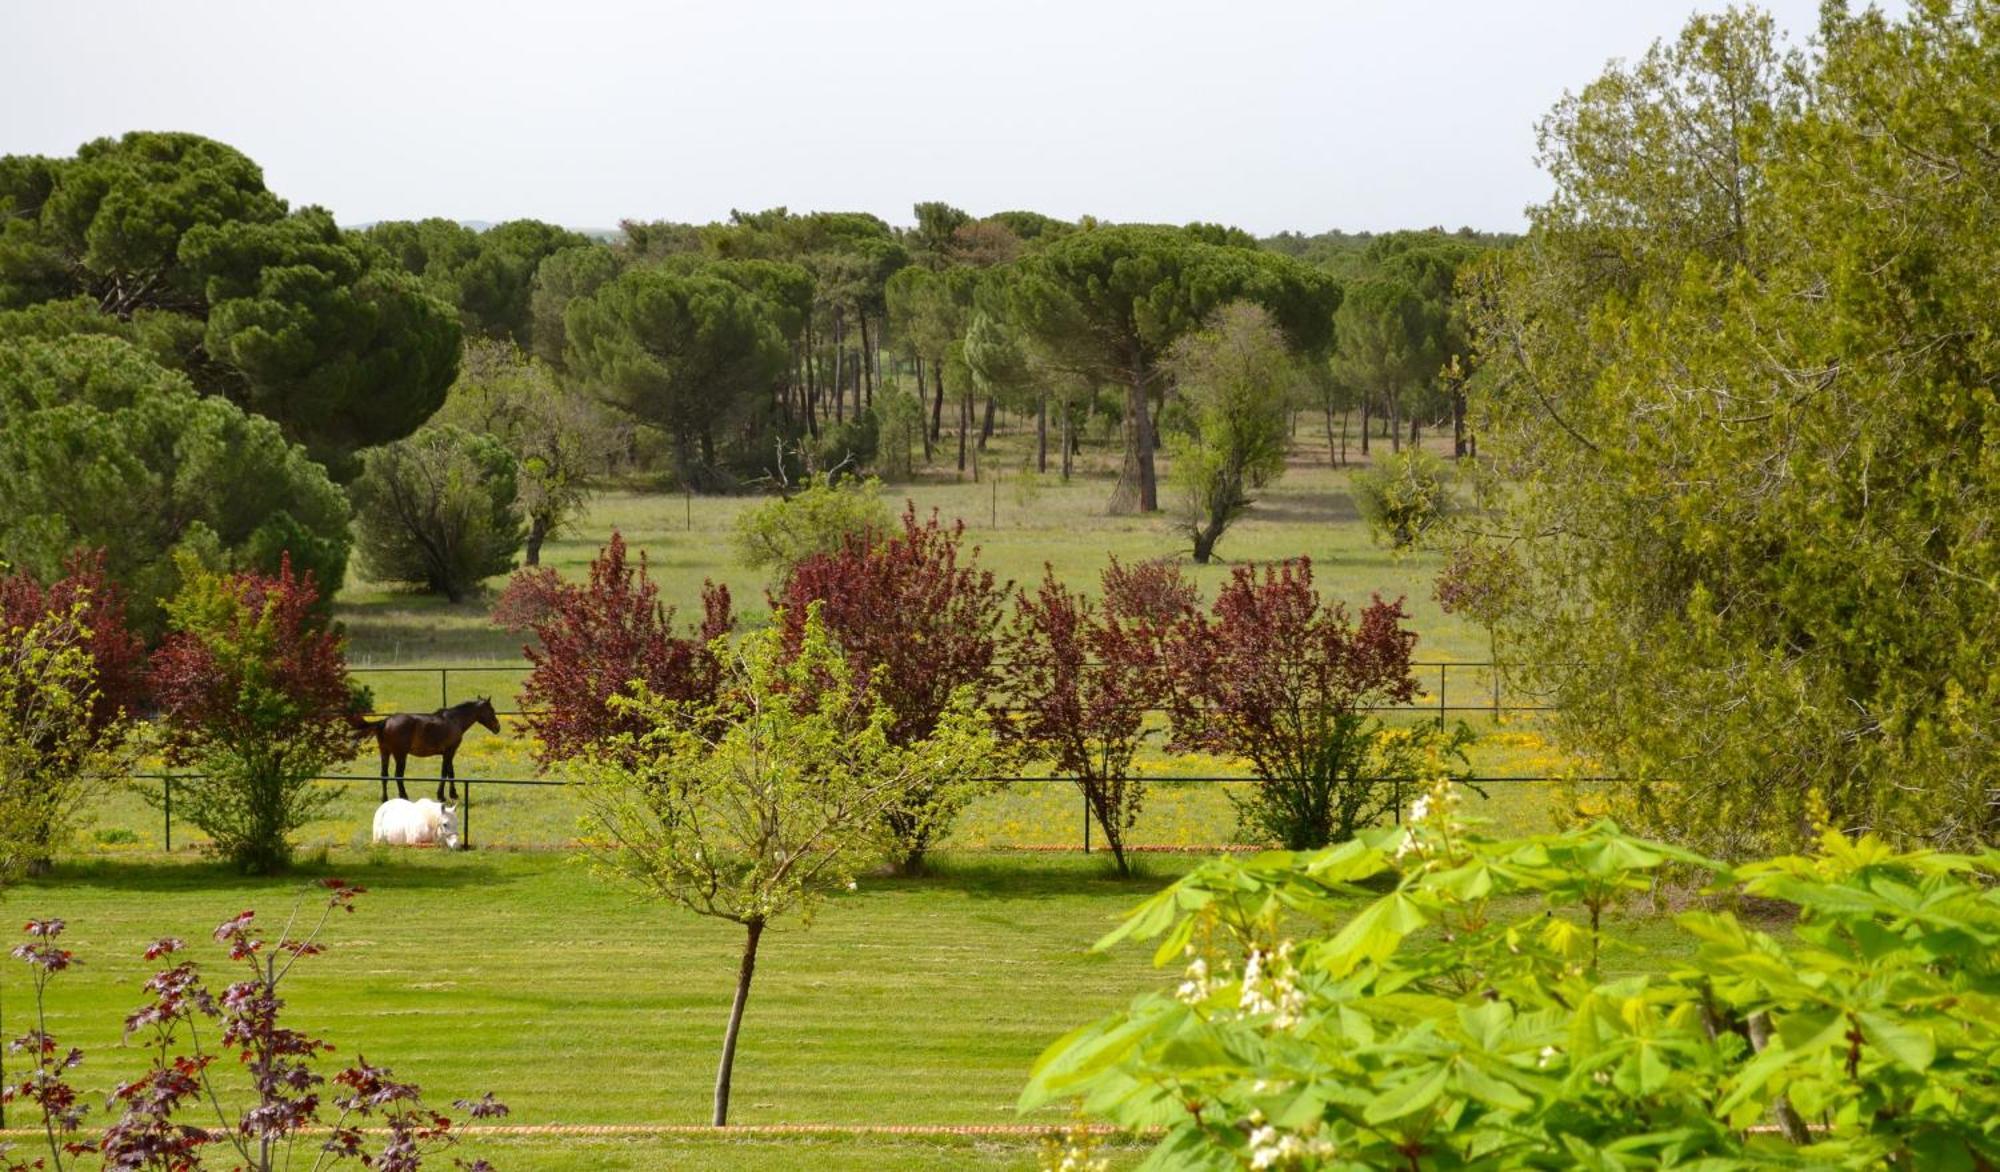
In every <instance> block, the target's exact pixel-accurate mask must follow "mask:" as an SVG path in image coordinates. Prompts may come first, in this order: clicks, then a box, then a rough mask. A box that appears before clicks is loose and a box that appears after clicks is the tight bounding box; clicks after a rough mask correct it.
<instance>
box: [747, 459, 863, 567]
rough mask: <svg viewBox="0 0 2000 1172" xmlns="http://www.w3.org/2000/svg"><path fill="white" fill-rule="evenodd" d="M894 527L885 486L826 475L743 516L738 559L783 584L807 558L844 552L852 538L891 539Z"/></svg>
mask: <svg viewBox="0 0 2000 1172" xmlns="http://www.w3.org/2000/svg"><path fill="white" fill-rule="evenodd" d="M889 523H890V522H889V506H888V505H886V504H884V503H883V502H882V482H881V481H879V480H875V479H873V478H870V479H868V480H856V479H853V478H851V477H850V478H848V479H846V480H842V481H840V482H838V483H835V482H833V481H831V480H829V479H828V478H827V477H826V476H825V475H824V474H821V475H817V476H814V477H812V478H810V479H809V480H807V482H806V487H805V490H804V491H802V492H798V493H794V494H793V495H791V496H788V497H778V498H776V499H774V500H769V501H765V502H764V503H763V504H761V505H758V506H757V507H756V508H753V509H745V510H743V511H742V512H741V513H738V514H737V515H736V534H735V544H736V556H737V558H738V559H739V560H740V561H742V563H743V564H744V565H746V566H749V567H750V568H752V569H764V568H766V567H771V568H773V569H774V570H775V571H776V576H777V577H779V578H783V577H784V576H785V574H786V572H787V571H789V570H790V569H791V568H792V567H793V566H794V565H796V564H798V562H799V561H801V560H802V559H804V558H806V557H807V556H809V555H811V554H816V553H833V552H834V551H836V550H838V549H839V548H840V545H841V542H843V541H845V540H846V539H847V537H848V535H849V534H862V533H877V534H880V533H886V532H888V531H889Z"/></svg>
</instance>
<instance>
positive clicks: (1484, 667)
mask: <svg viewBox="0 0 2000 1172" xmlns="http://www.w3.org/2000/svg"><path fill="white" fill-rule="evenodd" d="M1521 666H1522V665H1519V664H1511V665H1510V664H1508V663H1505V662H1500V661H1493V660H1454V659H1426V660H1413V661H1411V663H1410V668H1411V670H1412V672H1413V673H1416V674H1418V675H1419V676H1420V677H1422V678H1423V679H1424V681H1425V682H1426V683H1428V679H1429V675H1430V673H1431V671H1432V670H1435V671H1436V672H1437V692H1436V694H1435V696H1428V697H1426V698H1425V699H1424V700H1422V701H1412V702H1411V703H1408V704H1378V705H1370V706H1364V707H1363V708H1362V709H1361V711H1364V712H1413V713H1425V714H1429V713H1436V714H1437V720H1438V723H1439V724H1440V725H1442V724H1443V723H1444V721H1445V720H1446V718H1447V716H1448V715H1449V714H1451V713H1455V712H1485V713H1490V714H1492V715H1494V716H1496V717H1497V716H1501V715H1505V714H1508V713H1530V712H1553V711H1555V710H1556V709H1555V706H1554V705H1550V704H1537V703H1520V702H1516V701H1514V700H1513V699H1512V698H1510V697H1508V696H1507V695H1506V694H1505V688H1504V687H1503V683H1502V681H1503V679H1504V677H1505V675H1506V673H1507V671H1508V670H1509V669H1510V667H1511V668H1514V669H1516V670H1518V669H1519V668H1520V667H1521ZM347 671H348V674H349V675H352V676H357V677H366V676H370V675H395V674H418V675H436V676H437V678H438V707H439V708H449V707H451V703H452V700H451V697H452V695H453V690H452V683H451V677H452V675H453V673H457V674H458V675H460V676H468V675H493V674H496V673H503V672H504V673H510V674H512V675H513V676H514V677H516V683H517V684H518V682H519V678H520V677H522V676H525V675H526V674H527V673H528V671H529V668H528V667H527V665H525V664H519V663H505V664H489V665H479V664H451V665H446V666H442V667H410V666H402V665H388V666H381V667H352V666H350V667H349V668H348V669H347ZM1454 672H1457V673H1459V674H1461V675H1462V674H1464V673H1465V672H1473V673H1481V672H1483V673H1485V674H1486V675H1487V677H1488V679H1487V680H1486V681H1485V682H1484V683H1483V684H1468V683H1463V682H1462V683H1461V684H1460V685H1459V694H1460V695H1461V696H1464V695H1466V694H1467V693H1468V692H1469V693H1470V694H1471V695H1472V696H1473V697H1474V698H1476V700H1477V703H1465V702H1460V703H1456V704H1454V703H1451V702H1450V699H1449V694H1448V693H1449V684H1450V678H1451V675H1452V674H1453V673H1454ZM1148 711H1156V712H1157V711H1162V709H1160V708H1158V707H1157V706H1155V707H1152V708H1149V709H1148ZM375 715H382V713H376V714H375ZM500 715H501V716H514V717H519V716H531V715H534V712H533V711H532V710H521V709H516V710H505V711H502V712H500Z"/></svg>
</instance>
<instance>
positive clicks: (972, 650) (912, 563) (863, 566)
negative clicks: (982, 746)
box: [770, 505, 1012, 872]
mask: <svg viewBox="0 0 2000 1172" xmlns="http://www.w3.org/2000/svg"><path fill="white" fill-rule="evenodd" d="M964 535H965V526H964V524H963V523H962V522H961V523H959V524H955V525H952V526H950V527H946V526H944V525H942V524H940V523H939V521H938V518H937V515H936V514H935V513H933V514H932V515H931V516H930V518H928V519H927V520H925V521H922V522H919V521H918V520H917V510H916V506H915V505H910V506H908V507H907V508H906V509H905V510H904V512H903V524H902V532H901V533H891V534H889V535H888V536H887V537H884V538H878V539H877V540H874V541H866V540H862V539H859V538H857V537H854V536H850V537H849V538H848V539H847V540H846V541H845V542H844V543H842V545H841V547H840V549H839V550H838V551H836V552H834V553H830V554H814V555H812V556H810V557H807V558H805V559H804V560H802V561H800V562H799V563H798V564H797V565H795V566H793V567H792V572H791V574H790V575H789V576H788V577H786V579H785V580H784V582H783V583H782V585H781V586H780V587H779V589H778V590H777V591H776V592H775V593H774V594H773V595H772V596H771V598H770V602H771V609H772V610H773V611H774V612H776V613H779V614H780V615H781V616H782V618H781V620H780V621H781V624H782V628H783V630H784V632H785V637H786V640H787V645H788V646H794V647H796V646H798V645H799V641H800V639H801V638H802V637H803V634H804V624H805V619H806V614H807V612H808V611H809V610H811V608H812V604H813V603H815V602H818V603H820V604H821V608H820V612H819V613H820V617H821V621H822V622H824V623H825V624H826V629H827V630H828V631H829V632H830V633H831V634H832V635H833V638H834V639H835V641H837V642H838V643H839V644H840V649H841V653H842V655H843V656H845V658H846V662H847V665H848V667H849V668H850V669H851V670H852V671H853V672H854V673H855V679H854V681H853V686H855V687H857V688H858V687H860V686H861V685H862V681H863V680H865V679H870V678H872V679H874V681H875V683H874V685H873V687H874V688H875V691H876V694H877V695H878V696H879V698H880V700H881V703H882V704H883V706H884V707H886V708H887V709H888V710H889V711H890V712H891V713H892V714H893V715H894V719H893V720H892V721H891V723H890V726H889V737H890V739H891V740H892V741H893V742H894V743H896V744H898V745H914V744H916V743H917V742H919V741H922V740H923V739H924V738H926V737H928V736H930V735H931V733H932V731H933V730H934V729H936V727H937V723H938V721H939V720H940V719H942V717H943V714H944V713H945V711H946V709H947V708H948V707H949V706H950V705H951V703H952V701H953V697H955V696H957V695H958V694H959V693H960V690H961V689H967V690H969V691H970V694H971V695H972V697H973V699H974V700H975V701H976V702H978V703H980V704H985V703H986V702H987V700H988V697H989V695H990V693H991V691H992V689H993V686H994V684H995V682H996V673H995V671H994V665H993V655H994V648H995V643H996V637H997V631H998V627H999V623H1000V612H1001V608H1002V606H1003V605H1004V604H1005V602H1006V598H1007V592H1008V590H1009V589H1010V588H1011V586H1012V583H1001V582H997V581H996V580H995V579H994V577H993V572H992V571H991V570H982V569H980V568H978V567H977V565H976V564H975V563H976V562H977V560H978V557H979V550H978V548H977V547H976V546H975V547H973V548H972V550H971V551H970V554H969V556H967V557H965V558H964V559H963V560H964V564H961V560H960V550H961V548H962V546H963V539H964ZM978 793H979V788H978V787H977V786H975V785H970V784H959V783H958V782H957V781H954V782H953V783H952V784H949V785H947V784H931V783H928V782H921V783H918V784H915V785H913V786H911V787H910V788H909V790H908V791H907V792H905V793H904V794H903V795H902V796H901V797H900V798H899V799H898V801H897V803H896V804H895V805H893V806H892V807H890V808H889V809H888V810H887V811H886V813H885V815H884V817H885V818H886V819H887V820H888V823H889V826H890V829H891V830H892V831H893V832H894V834H895V836H896V841H897V843H898V844H899V845H900V850H901V855H900V857H899V859H898V863H899V865H900V866H901V867H902V868H903V869H904V870H905V871H910V872H914V871H917V870H920V869H921V868H922V866H923V859H924V852H925V850H926V849H928V848H929V846H930V844H931V842H932V841H933V840H934V839H935V838H937V837H938V836H940V835H942V834H943V833H944V832H945V831H946V830H947V829H948V828H949V827H950V825H951V821H952V819H953V818H955V817H956V816H957V814H958V811H959V810H960V809H961V808H963V807H964V805H965V804H966V803H967V802H969V801H971V800H972V798H973V797H975V796H977V794H978Z"/></svg>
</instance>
